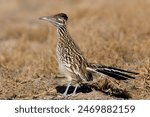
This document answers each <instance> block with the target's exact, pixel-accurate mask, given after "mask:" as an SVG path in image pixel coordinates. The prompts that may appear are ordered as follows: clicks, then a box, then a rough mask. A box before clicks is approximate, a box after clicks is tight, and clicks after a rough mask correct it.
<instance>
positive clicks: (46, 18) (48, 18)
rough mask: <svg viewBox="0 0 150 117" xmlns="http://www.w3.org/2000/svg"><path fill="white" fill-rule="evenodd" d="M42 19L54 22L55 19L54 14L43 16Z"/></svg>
mask: <svg viewBox="0 0 150 117" xmlns="http://www.w3.org/2000/svg"><path fill="white" fill-rule="evenodd" d="M39 19H40V20H44V21H49V22H51V23H54V21H55V19H54V18H53V17H52V16H42V17H40V18H39Z"/></svg>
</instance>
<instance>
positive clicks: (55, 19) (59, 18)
mask: <svg viewBox="0 0 150 117" xmlns="http://www.w3.org/2000/svg"><path fill="white" fill-rule="evenodd" d="M39 19H40V20H45V21H49V22H51V23H52V24H53V25H54V26H56V27H60V26H65V25H66V23H67V20H68V17H67V15H66V14H65V13H59V14H56V15H52V16H43V17H40V18H39Z"/></svg>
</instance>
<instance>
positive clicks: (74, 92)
mask: <svg viewBox="0 0 150 117" xmlns="http://www.w3.org/2000/svg"><path fill="white" fill-rule="evenodd" d="M78 86H79V84H78V83H77V84H76V87H75V89H74V91H73V95H75V94H76V91H77V89H78Z"/></svg>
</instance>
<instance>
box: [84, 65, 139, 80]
mask: <svg viewBox="0 0 150 117" xmlns="http://www.w3.org/2000/svg"><path fill="white" fill-rule="evenodd" d="M87 70H89V71H91V72H94V73H98V74H105V75H108V76H110V77H112V78H115V79H117V80H127V79H135V77H134V76H132V75H138V74H139V73H136V72H132V71H127V70H123V69H119V68H115V67H110V66H104V65H98V64H90V65H89V67H87Z"/></svg>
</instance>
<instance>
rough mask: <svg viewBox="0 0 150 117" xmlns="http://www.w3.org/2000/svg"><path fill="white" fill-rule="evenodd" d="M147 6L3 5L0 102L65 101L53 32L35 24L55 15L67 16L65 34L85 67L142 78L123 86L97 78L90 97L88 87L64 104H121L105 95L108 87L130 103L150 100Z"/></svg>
mask: <svg viewBox="0 0 150 117" xmlns="http://www.w3.org/2000/svg"><path fill="white" fill-rule="evenodd" d="M149 6H150V1H149V0H94V1H93V0H82V1H81V0H65V1H62V0H41V1H40V0H39V1H37V0H1V1H0V16H1V17H0V99H63V97H62V96H61V95H60V94H61V92H63V91H62V90H64V86H65V84H66V79H65V78H59V77H58V65H57V62H56V56H55V46H56V38H57V37H56V30H55V28H54V27H53V26H52V25H50V24H48V23H47V22H41V21H39V20H38V18H39V17H40V16H43V15H51V14H56V13H59V12H65V13H67V14H68V16H69V21H68V30H69V32H70V34H71V35H72V37H73V38H74V40H75V42H76V43H77V44H78V45H79V47H80V48H81V50H82V52H83V53H84V55H85V56H86V57H87V58H88V60H89V61H91V62H95V63H103V64H105V65H110V66H115V67H119V68H123V69H128V70H132V71H137V72H139V73H140V75H139V76H137V77H136V79H135V80H130V81H127V82H124V81H115V80H113V79H112V78H108V77H101V76H98V77H97V78H95V80H94V82H92V83H91V87H92V88H93V89H94V90H93V91H91V89H90V88H89V86H90V85H87V87H83V89H80V90H81V91H78V94H77V95H76V96H70V97H68V98H67V99H123V98H118V97H115V96H114V95H113V93H110V92H109V93H108V94H106V92H107V91H108V90H107V88H108V89H109V87H111V86H109V85H108V84H107V83H109V82H110V83H111V85H115V87H117V88H118V87H119V88H120V89H123V90H126V91H127V92H128V93H129V94H130V96H131V99H150V20H149V19H150V7H149ZM106 84H107V85H106ZM94 87H95V88H94ZM84 88H85V89H84ZM88 88H89V90H87V89H88ZM103 88H104V89H105V90H106V91H105V93H104V92H102V91H103ZM61 89H62V90H61ZM112 90H113V88H112ZM57 91H58V92H59V93H57ZM83 91H85V92H86V93H85V92H83ZM122 93H124V91H123V92H122Z"/></svg>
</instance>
